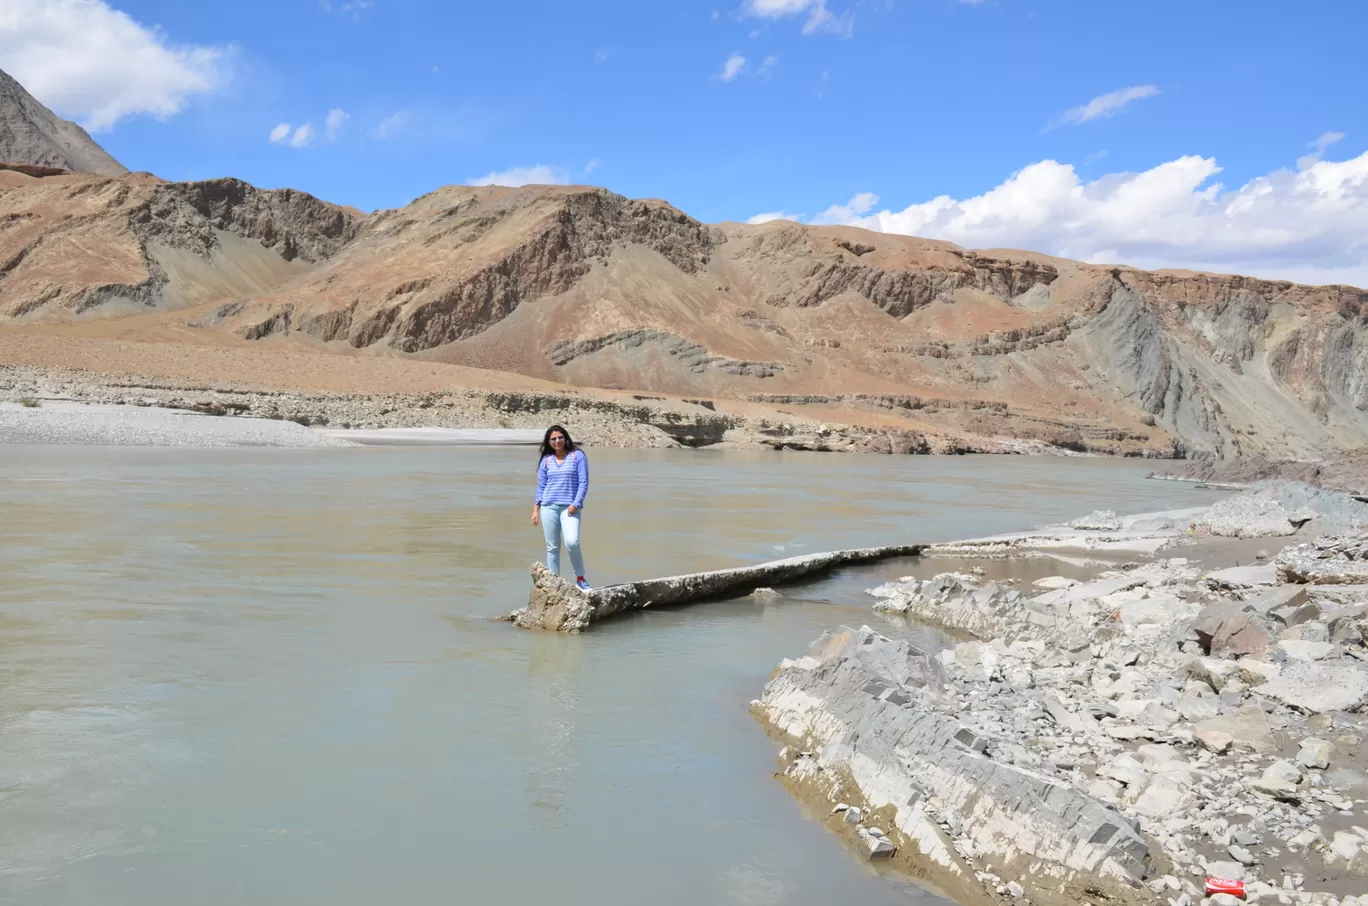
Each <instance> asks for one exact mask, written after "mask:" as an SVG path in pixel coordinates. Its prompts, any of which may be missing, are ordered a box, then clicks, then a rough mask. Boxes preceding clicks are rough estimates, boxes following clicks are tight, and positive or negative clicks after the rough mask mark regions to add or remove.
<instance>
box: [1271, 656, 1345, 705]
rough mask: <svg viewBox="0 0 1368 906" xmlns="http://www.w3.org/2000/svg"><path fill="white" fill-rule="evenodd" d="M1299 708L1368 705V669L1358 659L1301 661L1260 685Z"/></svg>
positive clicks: (1275, 696) (1287, 703) (1283, 701)
mask: <svg viewBox="0 0 1368 906" xmlns="http://www.w3.org/2000/svg"><path fill="white" fill-rule="evenodd" d="M1259 693H1260V694H1261V695H1267V696H1269V697H1270V698H1274V699H1277V700H1278V701H1280V702H1282V703H1283V704H1286V705H1290V706H1291V707H1293V708H1296V709H1297V710H1299V711H1307V712H1310V713H1313V714H1319V713H1321V712H1324V711H1357V710H1359V709H1360V708H1362V707H1363V706H1364V705H1365V704H1368V669H1365V668H1364V666H1363V665H1361V664H1358V663H1356V662H1337V663H1329V664H1327V663H1298V664H1294V665H1292V666H1290V667H1288V668H1287V669H1286V670H1284V671H1283V672H1282V673H1281V674H1280V675H1279V676H1278V678H1277V679H1274V680H1270V681H1269V682H1267V683H1264V684H1263V685H1262V686H1260V687H1259Z"/></svg>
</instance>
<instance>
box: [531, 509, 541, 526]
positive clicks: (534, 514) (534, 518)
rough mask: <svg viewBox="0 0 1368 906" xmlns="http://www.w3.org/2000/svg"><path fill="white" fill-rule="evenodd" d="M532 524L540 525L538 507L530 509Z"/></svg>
mask: <svg viewBox="0 0 1368 906" xmlns="http://www.w3.org/2000/svg"><path fill="white" fill-rule="evenodd" d="M532 524H533V525H541V507H539V506H534V507H533V508H532Z"/></svg>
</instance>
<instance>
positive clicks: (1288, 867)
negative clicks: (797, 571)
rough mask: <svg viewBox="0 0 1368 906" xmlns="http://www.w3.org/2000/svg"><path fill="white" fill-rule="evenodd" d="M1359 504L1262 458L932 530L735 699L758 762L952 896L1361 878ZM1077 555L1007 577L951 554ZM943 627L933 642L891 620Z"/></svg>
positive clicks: (1366, 689)
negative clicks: (1081, 577) (1158, 488)
mask: <svg viewBox="0 0 1368 906" xmlns="http://www.w3.org/2000/svg"><path fill="white" fill-rule="evenodd" d="M1365 529H1368V505H1365V504H1363V503H1361V502H1359V501H1356V500H1354V499H1353V498H1352V497H1350V496H1348V495H1345V494H1338V493H1331V492H1326V491H1321V490H1317V489H1314V488H1310V487H1308V486H1306V485H1301V484H1296V483H1288V482H1281V483H1273V484H1270V485H1268V486H1265V487H1261V488H1259V489H1257V490H1254V491H1251V492H1249V493H1246V494H1241V495H1239V496H1235V497H1231V498H1229V499H1227V500H1224V501H1222V502H1221V503H1219V504H1217V505H1216V506H1214V507H1211V508H1209V509H1204V510H1195V511H1183V512H1178V513H1166V514H1151V515H1148V516H1142V517H1118V516H1116V515H1115V514H1112V513H1106V512H1103V513H1094V514H1090V515H1089V516H1087V517H1083V518H1081V519H1079V520H1075V522H1074V523H1072V524H1070V525H1067V526H1057V527H1053V528H1050V529H1046V530H1042V531H1039V532H1033V533H1020V534H1015V535H1007V536H998V537H994V538H984V539H976V540H971V541H964V542H957V543H954V544H947V545H940V546H935V547H932V548H930V549H928V551H927V557H928V559H926V560H925V561H924V562H926V563H927V564H928V565H930V566H931V567H932V568H933V569H934V566H935V559H934V558H935V557H938V556H939V557H953V558H955V563H956V564H957V566H958V570H957V571H952V572H942V573H938V574H934V575H928V576H927V577H925V578H921V579H918V578H913V577H908V578H906V579H904V580H900V581H898V582H894V583H890V584H887V585H884V586H881V587H879V588H876V589H872V590H871V593H872V596H873V597H874V598H875V599H876V603H875V604H874V611H875V619H874V620H873V621H872V622H873V623H874V625H875V628H871V627H869V626H865V627H861V628H858V629H856V628H844V627H843V628H841V629H839V630H836V631H833V632H830V633H827V634H826V635H824V636H823V637H822V638H820V639H818V640H817V641H816V642H814V643H813V645H812V647H811V648H810V649H809V651H808V652H807V653H806V654H805V655H803V656H802V657H798V658H795V659H792V660H786V661H784V662H783V663H781V664H780V665H779V668H778V670H777V672H776V673H775V675H774V676H773V677H772V678H771V680H770V681H769V683H768V684H767V685H766V686H765V690H764V694H763V695H762V697H761V698H760V699H759V700H757V701H756V702H755V703H754V704H753V708H754V710H755V712H756V714H757V716H758V717H759V718H760V719H761V720H762V721H763V722H764V723H765V724H766V725H768V726H770V727H771V728H773V729H774V731H775V732H776V733H777V734H778V735H779V736H780V737H782V739H783V740H784V743H785V748H784V750H783V752H782V753H781V760H782V762H783V769H782V775H783V777H784V780H785V782H786V783H787V784H788V785H789V786H790V787H791V788H792V789H793V790H794V791H795V792H796V793H797V794H799V795H800V796H803V797H804V798H806V799H808V800H809V801H813V802H815V803H819V804H821V805H822V807H823V809H824V811H826V812H828V813H829V818H828V819H827V820H828V822H829V824H830V825H831V826H832V828H833V829H835V830H837V831H839V832H843V833H847V834H850V835H851V838H852V840H853V841H855V842H857V843H858V844H859V845H860V847H861V848H862V850H863V851H864V852H866V853H867V854H868V855H869V856H870V857H871V858H893V859H895V860H898V861H899V862H900V863H901V864H903V865H904V866H906V867H907V868H908V869H909V870H912V871H915V872H916V873H918V874H920V875H922V876H925V877H928V878H930V879H931V880H933V881H935V882H937V883H938V884H940V885H941V886H942V887H943V888H944V889H946V890H947V891H948V892H950V893H951V894H952V895H954V896H956V897H957V898H958V899H960V900H961V901H963V902H973V903H979V902H984V903H986V902H994V901H1014V902H1021V903H1025V902H1033V903H1042V904H1061V906H1062V904H1064V903H1071V904H1077V903H1090V904H1094V906H1096V904H1099V903H1103V902H1113V903H1115V902H1120V903H1153V904H1159V906H1164V904H1167V906H1193V904H1198V903H1202V904H1204V906H1232V904H1233V903H1234V902H1236V900H1235V899H1234V898H1233V897H1231V895H1229V894H1225V893H1216V894H1213V895H1210V896H1208V895H1207V887H1206V880H1207V879H1208V878H1215V879H1228V880H1235V881H1240V882H1242V883H1243V897H1244V898H1245V899H1247V900H1248V901H1250V902H1263V903H1272V902H1275V901H1276V902H1277V903H1279V904H1286V906H1292V904H1303V906H1361V903H1364V902H1368V814H1365V807H1366V806H1368V753H1365V751H1364V748H1365V747H1364V745H1363V740H1364V738H1365V735H1366V734H1368V714H1365V713H1364V712H1365V709H1368V533H1365ZM976 557H991V558H1001V557H1054V558H1058V559H1059V560H1061V561H1062V562H1069V563H1072V564H1074V565H1078V564H1080V563H1085V562H1090V563H1094V564H1097V565H1098V569H1097V570H1096V571H1095V574H1094V575H1093V576H1092V577H1091V578H1089V579H1087V580H1086V581H1078V580H1075V579H1068V578H1064V577H1061V576H1054V577H1047V578H1043V579H1040V580H1037V581H1036V582H1034V583H1033V585H1032V586H1028V587H1018V586H1017V585H1016V584H1014V583H1012V582H1010V581H1001V582H999V581H989V580H986V579H984V578H983V577H982V573H983V570H982V569H970V568H968V567H967V566H966V565H965V558H970V562H972V558H976ZM909 620H910V621H915V622H916V623H918V624H922V625H926V624H930V625H933V626H936V627H939V628H941V629H942V630H945V631H947V632H949V633H951V634H953V635H954V636H955V637H957V638H960V639H963V641H960V642H958V643H955V644H953V645H951V646H950V647H947V648H945V649H944V650H941V651H938V652H932V651H920V650H918V649H917V648H916V647H914V646H913V645H912V644H910V643H909V642H908V641H906V640H902V639H900V638H899V635H900V634H902V630H903V629H904V628H905V626H906V624H907V621H909Z"/></svg>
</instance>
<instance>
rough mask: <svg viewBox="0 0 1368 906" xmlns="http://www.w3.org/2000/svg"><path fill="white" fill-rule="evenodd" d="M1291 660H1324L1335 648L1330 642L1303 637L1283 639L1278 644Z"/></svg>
mask: <svg viewBox="0 0 1368 906" xmlns="http://www.w3.org/2000/svg"><path fill="white" fill-rule="evenodd" d="M1277 647H1279V648H1281V649H1282V650H1283V653H1284V654H1286V655H1287V659H1288V660H1290V661H1302V662H1309V661H1323V660H1325V659H1326V658H1328V657H1329V656H1330V654H1331V652H1333V651H1334V650H1335V646H1334V645H1332V644H1330V643H1329V642H1304V641H1302V640H1301V639H1283V640H1282V641H1280V642H1278V646H1277Z"/></svg>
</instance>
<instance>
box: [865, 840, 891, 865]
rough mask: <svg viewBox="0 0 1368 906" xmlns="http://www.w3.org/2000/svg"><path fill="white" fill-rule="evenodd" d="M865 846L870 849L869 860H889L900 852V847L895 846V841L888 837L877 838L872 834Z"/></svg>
mask: <svg viewBox="0 0 1368 906" xmlns="http://www.w3.org/2000/svg"><path fill="white" fill-rule="evenodd" d="M865 845H866V846H867V847H869V858H871V859H887V858H889V857H890V856H892V855H893V854H894V853H895V852H897V851H898V847H896V846H894V845H893V841H892V840H889V839H888V838H887V837H876V836H874V835H873V834H870V835H869V836H868V837H866V838H865Z"/></svg>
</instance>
